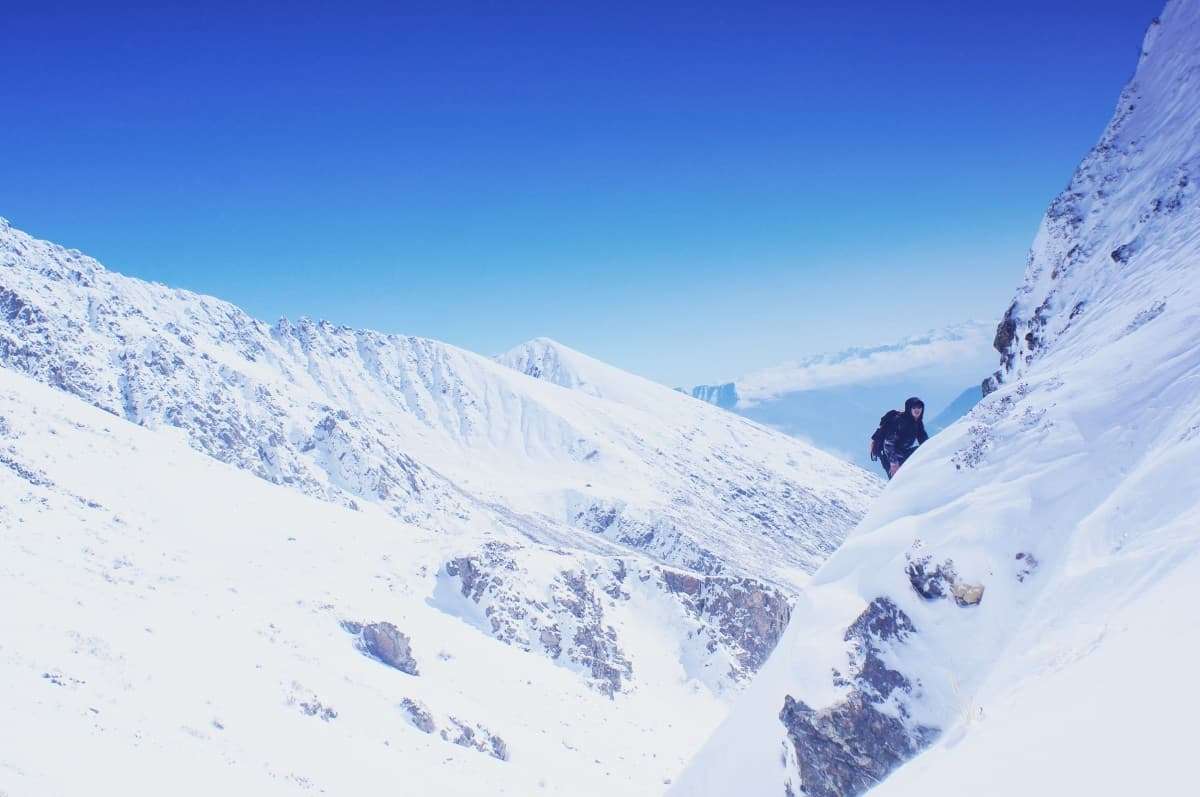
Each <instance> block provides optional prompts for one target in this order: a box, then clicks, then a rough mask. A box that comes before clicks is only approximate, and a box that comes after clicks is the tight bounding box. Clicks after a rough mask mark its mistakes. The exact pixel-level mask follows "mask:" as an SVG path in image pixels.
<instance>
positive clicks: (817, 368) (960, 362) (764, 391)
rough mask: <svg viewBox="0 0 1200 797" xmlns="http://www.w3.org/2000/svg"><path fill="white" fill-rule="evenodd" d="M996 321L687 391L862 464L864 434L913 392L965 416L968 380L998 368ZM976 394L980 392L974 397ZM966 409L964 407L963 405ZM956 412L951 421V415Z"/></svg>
mask: <svg viewBox="0 0 1200 797" xmlns="http://www.w3.org/2000/svg"><path fill="white" fill-rule="evenodd" d="M994 331H995V325H994V324H992V325H989V324H985V323H983V322H979V321H970V322H966V323H962V324H955V325H954V326H951V327H947V328H945V329H939V330H932V331H930V332H927V333H924V334H921V335H913V336H910V337H907V338H904V339H903V340H900V341H898V342H896V343H891V344H886V345H880V346H869V347H854V348H850V349H845V350H843V351H839V352H834V353H828V354H818V355H813V356H810V357H805V358H803V359H800V360H796V361H793V362H787V363H782V364H780V365H777V366H774V367H772V368H767V369H763V370H761V371H757V372H754V373H751V374H748V375H746V376H744V377H742V378H740V379H736V380H734V381H732V382H726V383H724V384H718V385H699V386H697V387H693V388H691V389H689V390H686V391H684V392H687V393H690V394H691V395H692V396H693V397H694V398H698V399H701V400H702V401H707V402H709V403H711V404H716V405H717V406H719V407H723V408H724V409H727V410H732V411H733V412H735V413H737V414H739V415H742V416H744V417H746V418H750V419H752V420H755V421H758V422H759V423H763V424H766V425H767V426H771V427H773V428H775V429H779V430H780V431H783V432H786V433H787V434H790V435H794V436H796V437H800V438H801V439H804V440H810V441H812V442H813V443H814V444H815V445H817V446H819V447H821V448H822V449H824V450H826V451H830V452H832V453H834V454H836V455H838V456H840V457H842V458H844V459H847V460H849V461H851V462H855V463H857V464H859V465H861V466H862V467H865V468H876V467H878V466H876V465H872V464H871V460H870V458H869V457H868V455H867V438H869V437H870V436H871V432H873V431H875V426H876V424H878V422H879V418H880V416H882V415H883V414H884V413H885V412H887V411H888V410H889V409H895V408H898V407H902V406H903V405H904V400H905V399H906V398H908V397H909V396H920V397H921V398H922V399H924V401H925V404H926V407H927V408H928V411H929V413H930V417H933V416H934V415H939V414H942V413H946V415H945V420H946V421H947V422H948V421H952V420H957V419H958V418H959V417H961V415H962V413H963V412H965V410H966V409H970V406H966V407H965V409H963V401H962V399H963V397H964V396H965V395H970V394H971V390H970V389H969V388H968V389H966V390H964V388H966V386H968V385H978V384H979V383H980V382H981V381H982V380H983V378H984V377H985V376H987V375H988V374H990V373H991V372H992V371H993V370H994V369H995V363H996V356H995V351H994V350H993V348H992V339H993V334H994ZM977 393H978V392H977V391H976V392H975V394H976V395H977ZM960 409H961V410H962V411H961V412H959V410H960ZM951 412H957V413H958V414H956V415H954V417H953V418H951V417H950V416H949V413H951Z"/></svg>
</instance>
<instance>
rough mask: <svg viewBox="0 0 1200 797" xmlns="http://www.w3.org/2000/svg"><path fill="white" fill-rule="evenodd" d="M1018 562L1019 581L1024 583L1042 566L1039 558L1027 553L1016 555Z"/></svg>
mask: <svg viewBox="0 0 1200 797" xmlns="http://www.w3.org/2000/svg"><path fill="white" fill-rule="evenodd" d="M1016 562H1017V581H1024V580H1025V579H1026V578H1028V577H1029V576H1030V575H1032V574H1033V571H1035V570H1037V568H1038V565H1039V564H1040V563H1039V562H1038V560H1037V557H1036V556H1034V555H1033V554H1031V553H1028V552H1026V551H1022V552H1020V553H1018V554H1017V555H1016Z"/></svg>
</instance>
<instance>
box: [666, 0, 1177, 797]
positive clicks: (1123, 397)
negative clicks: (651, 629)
mask: <svg viewBox="0 0 1200 797" xmlns="http://www.w3.org/2000/svg"><path fill="white" fill-rule="evenodd" d="M1197 42H1200V2H1197V1H1196V0H1173V2H1171V3H1169V4H1168V5H1167V7H1166V9H1165V10H1164V12H1163V14H1162V16H1161V18H1160V19H1158V20H1156V21H1155V22H1154V23H1153V24H1152V25H1151V27H1150V29H1149V32H1148V33H1147V35H1146V38H1145V44H1144V47H1143V51H1142V53H1141V55H1140V57H1139V60H1138V66H1137V71H1136V74H1135V76H1134V78H1133V79H1132V81H1131V82H1130V83H1129V85H1128V86H1127V87H1126V88H1125V90H1124V91H1123V92H1122V93H1121V96H1120V98H1119V101H1118V106H1117V110H1116V113H1115V114H1114V116H1113V119H1112V121H1111V122H1110V123H1109V125H1108V127H1107V128H1106V130H1105V131H1104V134H1103V135H1102V137H1101V139H1100V142H1099V143H1098V144H1097V145H1096V146H1095V147H1094V148H1093V149H1092V151H1091V152H1090V153H1089V154H1088V155H1087V157H1086V158H1085V159H1084V161H1083V162H1082V163H1081V164H1080V166H1079V168H1078V169H1077V170H1076V172H1075V175H1074V176H1073V178H1072V180H1071V183H1070V185H1069V186H1068V187H1067V189H1066V190H1065V191H1064V192H1063V194H1062V195H1061V196H1059V197H1058V198H1056V199H1055V200H1054V201H1053V202H1052V203H1051V206H1050V208H1049V210H1048V211H1047V214H1046V217H1045V219H1044V220H1043V222H1042V224H1041V227H1040V229H1039V231H1038V234H1037V237H1036V239H1035V241H1034V244H1033V247H1032V250H1031V254H1030V258H1029V263H1028V266H1027V268H1026V272H1025V275H1024V279H1023V280H1022V281H1021V283H1020V286H1019V287H1018V289H1017V292H1016V296H1015V298H1014V300H1013V301H1012V303H1011V305H1010V307H1009V308H1008V310H1007V312H1006V313H1005V314H1004V318H1003V320H1002V321H1001V323H1000V325H999V328H998V330H997V334H996V348H997V349H998V350H999V352H1000V355H1001V362H1000V367H999V368H998V369H997V372H996V373H995V375H994V376H993V377H992V378H990V379H989V380H988V381H987V383H986V385H985V388H986V390H987V391H988V395H987V396H986V397H985V398H984V400H983V401H982V402H981V403H980V404H979V405H978V406H976V407H975V408H974V409H973V410H972V411H971V412H970V413H969V414H968V415H967V416H966V417H965V418H964V419H962V420H960V421H959V422H957V423H955V424H953V425H952V426H950V427H949V428H948V429H947V430H945V431H944V432H943V433H942V434H940V435H938V436H937V437H935V438H933V439H932V440H931V441H930V443H929V444H927V445H926V446H922V448H921V449H920V450H919V451H918V452H917V453H916V455H914V457H913V458H912V459H911V460H910V461H909V463H908V464H906V465H905V467H904V469H903V470H902V471H901V472H900V474H899V475H898V476H897V478H896V479H895V480H894V481H893V482H891V483H890V485H889V486H888V488H887V490H886V491H885V492H884V494H883V496H882V497H881V498H880V500H879V501H878V503H877V504H876V505H875V506H874V507H873V509H872V511H871V513H870V514H869V515H868V517H867V518H866V519H865V520H864V521H863V523H861V524H860V525H859V527H858V528H857V529H856V530H855V531H854V532H852V533H851V535H850V536H849V538H848V539H847V541H846V543H845V544H844V545H843V547H842V548H841V549H840V550H839V551H838V552H837V553H836V554H835V555H834V556H833V557H831V559H830V560H829V561H828V562H827V563H826V564H825V565H824V566H823V567H822V568H821V569H820V570H819V571H818V572H817V574H816V575H815V577H814V580H813V583H812V585H811V586H810V587H809V588H808V589H806V590H805V591H804V593H803V594H802V595H801V597H800V599H799V601H798V604H797V607H796V609H795V611H793V613H792V618H791V623H790V625H789V627H788V630H787V632H786V633H785V635H784V638H783V640H782V641H781V643H780V645H779V646H778V647H777V648H776V651H775V653H774V654H773V656H772V658H771V660H770V661H769V662H768V664H767V666H766V667H765V668H764V670H763V671H762V673H761V675H760V676H759V678H758V679H757V680H756V681H755V683H754V684H753V685H752V687H751V689H750V690H749V691H748V692H747V693H746V694H745V695H744V696H743V697H742V698H740V700H739V704H738V705H737V707H735V710H734V713H733V715H732V716H731V717H730V719H729V720H728V721H727V722H726V723H725V724H724V725H723V726H722V727H721V728H720V729H719V730H718V732H717V733H716V734H715V735H714V737H713V738H712V739H711V740H710V742H709V743H708V745H707V746H706V747H705V749H704V750H703V751H702V752H701V753H700V755H699V756H697V758H696V759H695V760H694V761H693V764H692V766H691V767H690V768H689V770H688V772H687V773H685V775H684V777H683V778H682V779H681V780H680V782H679V784H678V785H677V787H676V791H675V792H673V793H675V794H679V795H685V794H686V795H708V794H712V795H717V794H728V793H732V792H733V791H736V790H740V792H741V793H750V794H764V795H769V794H787V795H799V794H811V795H824V794H828V795H835V794H836V795H855V794H861V793H863V792H865V791H867V790H872V793H876V792H878V793H880V794H931V793H932V794H943V793H945V794H949V793H969V794H974V795H980V794H997V795H999V794H1012V793H1020V792H1022V791H1026V792H1033V793H1104V794H1108V793H1121V792H1122V791H1131V792H1132V791H1141V792H1143V793H1145V792H1148V791H1149V792H1153V791H1156V790H1158V791H1162V792H1170V791H1173V790H1176V791H1177V790H1179V789H1180V788H1182V786H1181V784H1184V783H1186V782H1188V781H1189V780H1190V778H1191V774H1190V772H1188V766H1187V764H1186V759H1187V755H1186V752H1185V751H1184V745H1183V744H1182V743H1181V742H1180V741H1179V730H1180V729H1181V728H1182V727H1185V726H1186V724H1187V723H1188V722H1190V720H1188V719H1185V718H1190V717H1194V716H1195V714H1196V712H1197V711H1200V697H1198V696H1197V695H1196V694H1195V692H1194V690H1191V689H1190V688H1187V687H1186V686H1181V685H1180V684H1181V682H1182V681H1186V680H1187V677H1186V676H1185V675H1184V672H1185V671H1186V668H1187V666H1189V665H1187V664H1186V662H1189V661H1193V662H1194V657H1195V656H1196V655H1197V654H1200V629H1197V627H1196V626H1195V624H1194V623H1190V620H1189V618H1190V616H1191V613H1192V611H1193V607H1194V606H1195V605H1196V603H1197V602H1198V601H1200V588H1197V587H1196V584H1197V583H1200V582H1198V581H1197V575H1198V574H1200V556H1198V554H1200V531H1198V529H1200V523H1198V522H1197V521H1198V520H1200V498H1198V496H1200V469H1198V468H1196V467H1194V462H1195V461H1196V458H1197V457H1200V390H1198V389H1197V388H1198V386H1200V201H1198V199H1197V189H1196V180H1197V178H1198V177H1200V45H1198V44H1197ZM1165 651H1178V652H1179V653H1178V655H1179V656H1181V657H1182V659H1181V662H1182V663H1178V664H1177V663H1176V661H1175V654H1167V653H1165ZM1164 658H1170V659H1171V662H1164V660H1163V659H1164ZM1167 672H1170V673H1171V674H1172V675H1171V676H1170V677H1171V678H1177V679H1179V680H1177V681H1176V682H1175V683H1174V684H1172V683H1171V682H1170V680H1169V679H1168V680H1167V681H1163V680H1162V679H1161V678H1160V673H1167ZM1097 702H1099V703H1102V704H1103V706H1104V708H1103V711H1102V712H1100V714H1102V715H1103V720H1102V721H1100V720H1099V715H1098V714H1097V713H1096V711H1095V710H1094V709H1093V708H1092V706H1093V705H1095V704H1097ZM1130 728H1138V729H1139V731H1138V732H1137V733H1136V734H1131V733H1129V732H1126V731H1125V730H1123V729H1130ZM1135 737H1136V738H1135ZM925 751H928V752H925ZM923 752H924V754H922V753H923ZM914 757H915V758H914ZM910 759H912V760H910ZM906 761H907V762H908V763H907V764H906V763H905V762H906ZM1097 761H1106V762H1113V764H1112V765H1111V766H1099V767H1098V766H1096V762H1097ZM1016 762H1021V763H1020V764H1017V763H1016ZM897 770H898V771H897ZM881 780H882V784H881V783H880V781H881Z"/></svg>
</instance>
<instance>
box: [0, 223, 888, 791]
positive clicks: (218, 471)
mask: <svg viewBox="0 0 1200 797" xmlns="http://www.w3.org/2000/svg"><path fill="white" fill-rule="evenodd" d="M553 348H555V351H556V352H557V353H558V355H560V356H561V357H562V358H566V359H572V360H573V361H575V362H578V363H583V362H584V361H585V360H587V370H588V373H589V374H590V381H589V383H588V384H589V385H590V386H592V387H593V388H594V390H585V389H580V388H581V386H580V385H579V384H551V383H548V382H547V381H546V380H544V379H539V378H533V377H531V376H530V375H527V374H524V373H519V372H518V371H517V370H514V369H513V368H510V367H507V366H506V365H504V364H501V363H497V362H495V361H494V360H492V359H489V358H487V357H482V356H479V355H476V354H472V353H471V352H466V351H463V350H461V349H457V348H455V347H453V346H448V345H446V344H442V343H439V342H437V341H432V340H426V339H421V338H411V337H401V336H397V335H384V334H380V333H376V332H370V331H364V330H353V329H349V328H346V327H339V326H334V325H332V324H328V323H325V322H313V321H310V320H307V319H302V320H300V321H298V322H295V323H292V322H288V321H286V320H281V321H279V322H278V323H276V324H274V325H267V324H264V323H262V322H260V321H257V320H255V319H253V318H251V317H249V316H247V315H246V314H245V313H244V312H242V311H241V310H239V309H238V308H237V307H235V306H233V305H231V304H229V303H227V302H223V301H220V300H217V299H214V298H212V297H206V296H198V295H196V294H192V293H189V292H187V291H180V290H174V289H171V288H168V287H165V286H162V285H157V284H151V283H146V282H142V281H139V280H134V279H130V278H127V277H123V276H122V275H120V274H118V273H115V272H112V271H109V270H107V269H105V268H104V267H103V266H101V265H100V264H99V263H97V262H96V261H94V260H92V259H91V258H88V257H87V256H85V255H83V254H81V253H79V252H76V251H73V250H69V249H64V248H62V247H61V246H57V245H55V244H52V243H48V242H45V241H39V240H36V239H34V238H33V237H31V236H29V235H27V234H25V233H23V232H21V231H19V230H17V229H15V228H13V227H12V226H11V225H9V224H8V223H7V222H6V221H4V220H2V219H0V365H2V366H3V367H0V604H2V605H3V606H4V607H5V611H4V612H3V613H0V716H2V717H4V718H5V721H4V722H3V723H0V793H2V794H5V795H14V796H15V795H22V796H23V795H51V794H63V795H76V794H80V793H83V792H86V791H89V790H98V791H99V792H101V793H110V792H114V791H115V790H118V789H119V790H120V791H121V792H122V793H127V794H163V793H171V794H212V793H216V792H222V793H233V794H269V793H281V794H296V793H304V792H312V793H326V794H348V793H354V792H356V791H367V790H370V791H377V790H379V789H380V788H383V787H386V788H387V789H389V790H392V791H395V792H397V793H405V794H515V795H525V794H537V793H545V794H614V793H618V794H656V793H661V792H662V790H663V789H664V788H665V787H666V782H667V781H669V780H670V779H671V778H673V777H674V776H675V775H676V774H677V773H678V772H679V771H680V769H681V768H682V767H683V765H684V763H685V761H686V758H687V756H688V754H689V753H690V752H691V751H693V750H694V749H695V748H696V747H697V746H698V745H699V744H700V743H701V741H702V740H703V738H704V737H705V736H706V735H707V733H709V732H710V731H711V730H712V729H713V728H714V727H715V725H716V723H717V722H718V721H719V720H720V719H721V717H722V716H724V714H725V713H726V712H727V711H728V707H729V705H730V701H731V700H732V698H733V697H734V696H735V695H736V694H737V693H739V692H740V690H742V689H743V688H744V687H745V685H746V684H747V682H748V679H749V678H750V676H752V675H753V673H754V672H755V671H756V670H757V669H758V668H759V667H760V666H761V664H762V662H763V661H765V659H766V657H767V655H768V654H769V652H770V650H771V648H772V647H773V646H774V645H775V644H776V642H777V640H778V638H779V635H780V634H781V633H782V630H783V628H784V627H785V625H786V621H787V616H788V613H789V611H790V602H791V600H792V596H793V595H794V591H795V589H796V588H797V586H798V585H799V584H802V583H804V582H805V581H806V580H807V579H808V577H809V574H810V573H811V572H812V571H813V570H814V569H815V568H816V567H817V566H818V565H819V564H820V563H821V562H822V561H823V560H824V559H825V558H826V557H827V556H828V555H829V553H831V552H832V551H833V550H834V549H835V548H836V546H837V545H838V544H839V543H840V541H841V540H842V538H843V537H844V535H845V533H846V532H847V531H848V530H849V529H850V528H852V527H853V526H854V525H855V524H856V523H857V521H858V520H859V519H860V518H861V517H862V516H863V514H864V512H865V510H866V507H867V506H868V503H869V501H870V500H871V499H872V498H873V497H874V496H875V495H877V494H878V492H879V490H880V487H881V483H880V481H879V480H878V479H876V478H874V477H872V476H870V475H868V474H867V473H865V472H864V471H862V470H861V469H858V468H855V467H853V466H851V465H848V464H846V463H844V462H840V461H839V460H837V459H836V458H834V457H831V456H829V455H827V454H824V453H822V452H820V451H818V450H816V449H814V448H812V447H811V446H808V445H806V444H805V443H803V442H800V441H797V440H794V439H791V438H788V437H786V436H784V435H782V434H778V433H775V432H772V431H771V430H769V429H766V428H764V427H761V426H759V425H757V424H754V423H751V422H749V421H747V420H745V419H742V418H737V417H734V416H732V415H730V414H728V413H725V412H723V411H722V410H720V409H718V408H716V407H712V406H710V405H707V404H704V403H703V402H698V401H695V400H694V399H691V398H689V397H687V396H683V395H681V394H679V393H677V392H675V391H672V390H670V389H668V388H666V387H663V386H661V385H655V384H654V383H651V382H649V381H647V380H644V379H640V378H638V377H635V376H633V375H630V374H626V373H623V372H621V371H619V370H618V369H615V368H611V367H609V366H605V365H604V364H602V363H597V362H596V361H594V360H590V359H588V358H584V357H583V355H579V354H578V353H573V352H570V351H569V350H566V349H565V348H562V347H557V346H556V345H554V346H553ZM52 388H57V389H56V390H55V389H52ZM377 623H390V624H392V625H394V626H395V628H396V629H397V633H402V634H404V635H406V637H407V639H408V640H409V642H410V644H411V649H412V655H413V657H414V658H415V660H416V667H417V669H418V674H417V675H411V674H408V673H406V672H402V671H401V670H399V669H395V668H391V667H388V666H386V665H385V664H384V663H382V662H381V661H379V660H377V659H376V658H372V657H369V656H367V655H364V653H363V652H362V650H360V648H362V647H363V646H364V645H365V644H366V642H365V639H366V637H365V636H364V634H365V632H364V631H362V630H361V629H359V630H357V631H355V632H353V633H351V632H350V631H348V630H347V628H348V627H349V628H358V626H356V625H355V624H377ZM406 666H407V665H406ZM410 669H411V667H410ZM13 718H19V721H17V720H14V719H13Z"/></svg>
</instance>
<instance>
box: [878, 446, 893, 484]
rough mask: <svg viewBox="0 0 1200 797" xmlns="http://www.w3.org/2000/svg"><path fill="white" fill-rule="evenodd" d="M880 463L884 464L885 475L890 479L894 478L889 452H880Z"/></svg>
mask: <svg viewBox="0 0 1200 797" xmlns="http://www.w3.org/2000/svg"><path fill="white" fill-rule="evenodd" d="M879 464H880V465H882V466H883V475H884V476H887V477H888V478H889V479H891V478H892V468H891V466H890V465H889V464H888V458H887V454H885V453H883V452H882V451H880V452H879Z"/></svg>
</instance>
